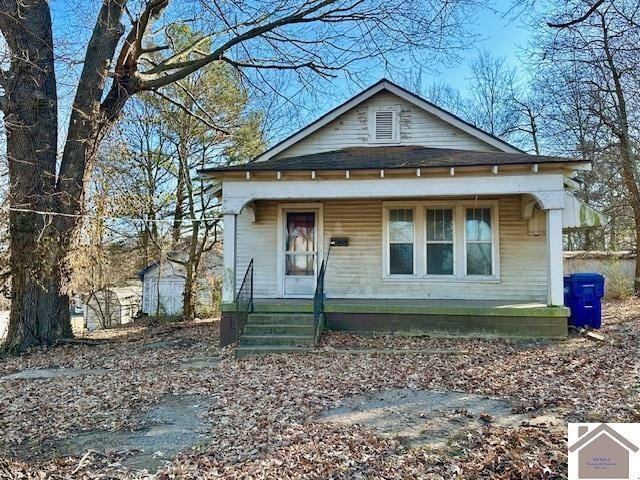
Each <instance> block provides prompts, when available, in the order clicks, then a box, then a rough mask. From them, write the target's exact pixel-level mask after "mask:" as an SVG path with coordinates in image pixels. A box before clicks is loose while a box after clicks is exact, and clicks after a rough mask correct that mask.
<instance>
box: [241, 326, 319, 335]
mask: <svg viewBox="0 0 640 480" xmlns="http://www.w3.org/2000/svg"><path fill="white" fill-rule="evenodd" d="M244 333H245V335H307V336H311V335H313V325H281V324H268V323H247V324H246V325H245V326H244Z"/></svg>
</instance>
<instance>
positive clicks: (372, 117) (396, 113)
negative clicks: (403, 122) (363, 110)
mask: <svg viewBox="0 0 640 480" xmlns="http://www.w3.org/2000/svg"><path fill="white" fill-rule="evenodd" d="M401 110H402V106H401V105H371V106H370V107H369V109H368V112H367V116H368V129H369V131H368V134H369V143H379V144H385V143H386V144H397V143H400V111H401ZM380 111H383V112H389V111H391V112H393V115H392V125H393V127H392V128H393V132H392V133H393V138H391V139H390V140H389V139H386V138H383V139H380V140H378V139H377V138H376V112H380Z"/></svg>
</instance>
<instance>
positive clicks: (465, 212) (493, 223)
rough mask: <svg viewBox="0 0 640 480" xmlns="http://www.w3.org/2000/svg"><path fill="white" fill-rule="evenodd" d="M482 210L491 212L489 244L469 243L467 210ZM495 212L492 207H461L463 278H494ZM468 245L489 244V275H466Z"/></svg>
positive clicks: (485, 242)
mask: <svg viewBox="0 0 640 480" xmlns="http://www.w3.org/2000/svg"><path fill="white" fill-rule="evenodd" d="M484 208H489V209H490V210H491V212H490V216H491V240H490V241H489V242H487V241H475V240H473V241H469V240H468V239H467V210H473V209H484ZM495 211H496V209H495V208H493V207H488V206H485V205H482V206H480V205H478V206H475V205H465V206H464V207H463V214H462V218H463V222H464V225H463V226H464V238H463V249H464V276H465V278H494V277H496V276H497V275H496V272H497V270H496V229H495V228H496V225H497V223H496V215H495ZM469 243H473V244H487V243H490V245H491V274H490V275H471V274H469V273H468V271H467V270H468V264H467V255H468V254H467V251H468V248H467V245H469Z"/></svg>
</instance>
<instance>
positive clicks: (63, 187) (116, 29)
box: [0, 0, 476, 352]
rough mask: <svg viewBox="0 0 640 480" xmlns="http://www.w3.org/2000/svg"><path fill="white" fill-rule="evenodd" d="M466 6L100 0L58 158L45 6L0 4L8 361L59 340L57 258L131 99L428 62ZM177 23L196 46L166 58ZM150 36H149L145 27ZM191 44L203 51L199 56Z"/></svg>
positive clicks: (32, 0)
mask: <svg viewBox="0 0 640 480" xmlns="http://www.w3.org/2000/svg"><path fill="white" fill-rule="evenodd" d="M473 3H476V2H472V1H471V0H458V1H453V2H452V1H438V0H427V1H418V0H413V1H412V0H409V1H407V0H402V1H401V0H392V1H385V2H382V1H374V0H370V1H362V0H321V1H318V0H286V1H281V0H277V1H265V2H254V3H247V2H243V1H230V2H224V3H223V2H217V1H208V0H207V1H204V0H202V1H196V0H191V1H189V2H187V0H183V1H178V0H175V1H171V0H140V1H139V2H135V3H134V2H132V1H131V2H130V1H128V0H103V2H102V4H101V6H100V8H99V10H98V11H97V14H96V17H95V21H94V26H93V31H92V33H91V35H90V38H89V40H88V43H87V45H86V50H85V54H84V62H83V67H82V71H81V73H80V76H79V80H78V83H77V88H76V95H75V98H74V100H73V103H72V110H71V113H70V115H69V123H68V126H67V128H66V141H65V143H64V147H63V149H62V154H61V156H60V158H58V156H57V148H56V146H57V141H58V133H59V130H58V124H59V118H58V100H57V98H58V95H57V93H58V92H57V90H58V86H59V84H58V79H57V78H56V72H55V68H54V65H55V59H56V48H55V45H54V42H53V25H52V18H51V11H50V8H51V7H50V3H49V2H48V1H46V0H0V32H1V33H2V36H3V38H4V41H5V42H6V45H5V48H6V53H7V55H8V59H9V61H8V64H9V68H8V69H6V70H4V69H3V70H2V71H1V72H0V87H1V88H2V90H3V92H4V94H3V95H2V96H1V97H0V108H1V109H2V112H3V113H4V123H5V128H6V137H7V158H8V164H9V179H10V186H9V189H10V191H9V194H10V202H11V203H10V204H11V208H12V210H11V213H10V247H11V279H12V280H11V281H12V303H11V316H10V326H9V332H8V338H7V347H8V349H9V350H10V351H14V352H16V351H21V350H24V349H25V348H28V347H29V346H32V345H38V344H48V343H51V342H53V341H55V340H56V339H57V338H61V337H69V336H71V334H72V333H71V327H70V316H69V298H68V295H67V294H66V285H67V283H68V277H69V268H68V264H67V262H66V258H67V256H68V255H69V253H70V251H71V249H72V245H73V243H74V241H75V239H76V237H77V235H76V234H77V231H78V226H79V224H80V215H82V213H83V211H84V198H85V193H86V192H85V185H86V181H87V180H88V179H89V178H90V176H91V171H92V166H93V163H94V161H95V158H96V154H97V152H98V148H99V145H100V143H101V141H102V139H103V138H104V137H105V135H106V134H107V133H108V132H109V130H110V129H111V128H112V127H113V125H114V124H115V122H116V121H117V119H118V117H119V115H120V113H121V112H122V109H123V107H124V105H125V104H126V102H127V101H128V100H129V99H130V98H131V97H132V96H133V95H136V94H139V93H140V92H149V91H159V90H161V89H162V88H163V87H166V86H168V85H171V84H174V83H175V82H178V81H180V80H183V79H185V78H186V77H188V76H189V75H191V74H193V73H194V72H196V71H198V70H199V69H201V68H202V67H204V66H206V65H209V64H211V63H213V62H218V61H222V62H227V63H229V64H231V65H233V66H235V67H236V68H239V69H243V70H246V71H248V72H253V71H263V72H270V71H280V72H287V71H291V72H298V73H299V75H301V79H303V80H304V77H303V75H308V74H313V75H320V76H331V75H333V74H335V72H337V71H339V70H341V69H345V68H347V67H349V66H352V65H354V64H355V62H358V61H361V60H363V59H366V58H369V57H371V56H372V55H388V54H389V53H390V52H401V51H407V49H409V48H412V49H414V51H413V54H414V55H415V54H417V53H419V52H420V51H422V52H425V51H430V52H431V53H433V54H438V53H442V52H445V51H447V50H448V49H450V48H451V47H452V46H461V44H460V43H459V40H460V33H461V28H462V26H463V25H464V24H465V22H466V19H467V18H468V13H469V12H468V11H467V9H466V7H469V6H470V5H472V4H473ZM171 7H174V8H173V10H172V9H171ZM185 12H189V15H190V16H192V17H191V18H197V19H198V20H197V23H198V26H199V27H200V28H198V31H203V32H206V36H203V38H202V39H198V40H196V41H195V42H193V43H192V44H191V45H189V46H188V47H186V48H175V45H174V44H173V42H172V39H171V38H170V36H168V35H165V34H164V32H165V29H164V28H162V27H163V26H167V25H169V24H170V23H171V22H173V21H175V19H176V18H179V19H180V20H185V18H184V16H185V15H186V14H185ZM153 24H157V25H158V26H159V28H155V29H152V28H151V26H152V25H153ZM205 41H210V45H211V47H210V49H209V50H203V49H202V48H201V47H202V45H203V42H205ZM247 78H249V77H248V76H247ZM307 78H310V77H307ZM192 113H194V114H196V115H197V114H198V112H197V111H196V112H192ZM36 212H47V214H41V213H36ZM50 212H56V214H55V215H51V214H50Z"/></svg>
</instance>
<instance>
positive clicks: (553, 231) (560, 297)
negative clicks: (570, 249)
mask: <svg viewBox="0 0 640 480" xmlns="http://www.w3.org/2000/svg"><path fill="white" fill-rule="evenodd" d="M562 262H563V258H562V209H555V208H554V209H550V210H547V272H548V273H547V274H548V288H549V296H548V301H547V303H548V304H549V305H553V306H561V305H564V269H563V264H562Z"/></svg>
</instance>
